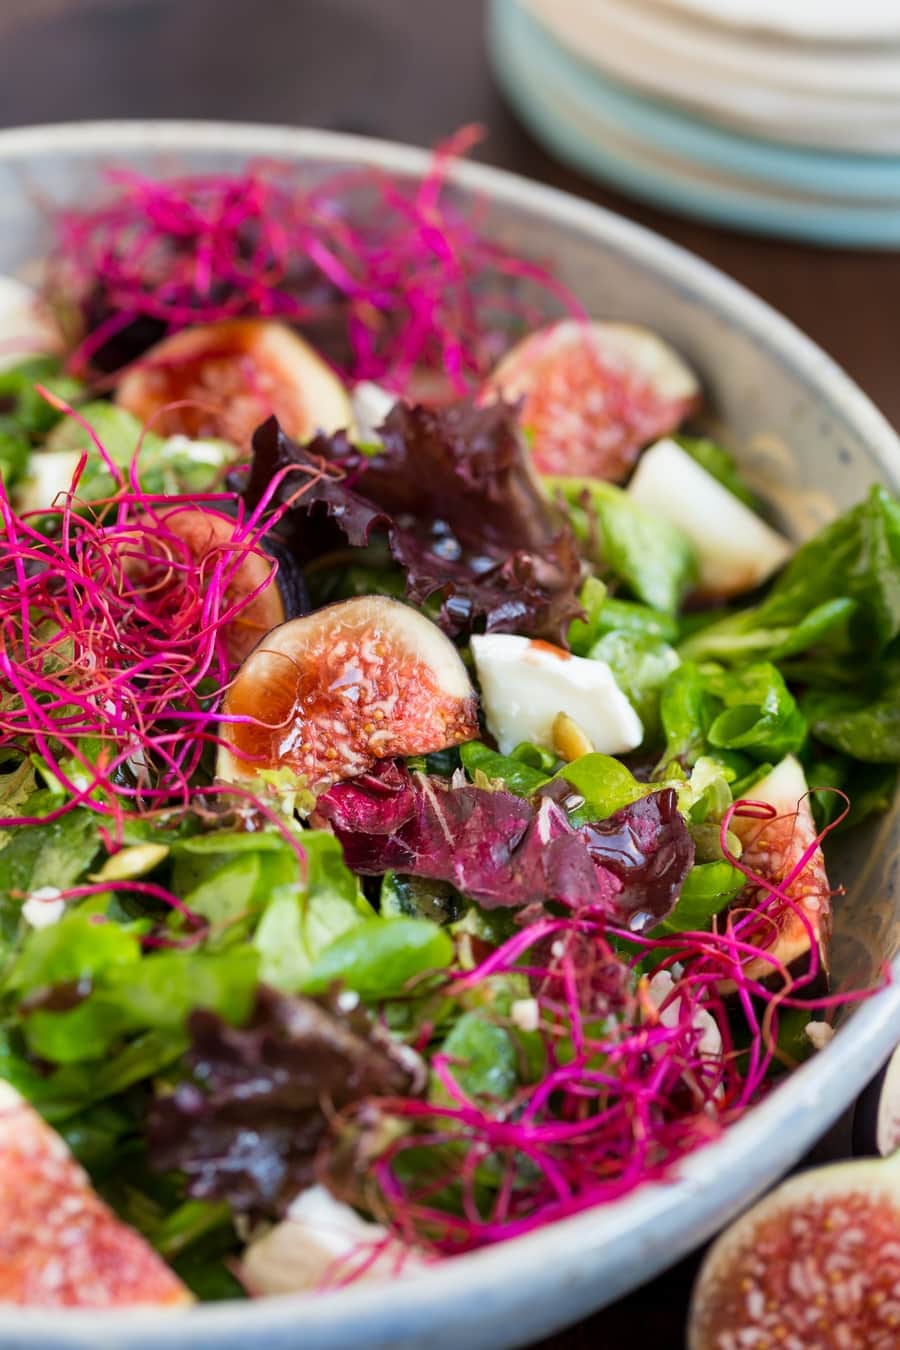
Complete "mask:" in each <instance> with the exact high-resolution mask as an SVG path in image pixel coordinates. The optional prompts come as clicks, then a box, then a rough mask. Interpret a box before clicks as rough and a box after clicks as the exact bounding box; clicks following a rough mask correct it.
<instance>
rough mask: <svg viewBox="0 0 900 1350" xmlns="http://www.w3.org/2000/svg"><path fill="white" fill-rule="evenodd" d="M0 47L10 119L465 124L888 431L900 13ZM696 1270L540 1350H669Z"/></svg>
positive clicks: (737, 3) (362, 127)
mask: <svg viewBox="0 0 900 1350" xmlns="http://www.w3.org/2000/svg"><path fill="white" fill-rule="evenodd" d="M526 6H527V7H526ZM760 16H761V18H760ZM757 20H759V22H757ZM804 21H805V22H804ZM854 24H855V25H856V27H855V28H854V26H853V25H854ZM810 25H812V26H810ZM816 25H818V27H817V26H816ZM0 51H2V71H3V75H2V80H0V125H3V126H15V125H24V124H29V123H43V122H54V121H71V120H76V119H83V118H139V117H172V118H207V119H231V120H242V121H261V122H279V123H285V124H288V125H293V126H300V125H307V126H314V127H323V128H329V129H332V130H337V131H349V132H355V133H360V134H363V135H371V136H379V137H387V138H393V139H397V140H403V141H411V142H414V143H417V144H420V145H430V144H433V143H434V142H436V141H438V140H440V139H441V138H443V137H445V136H447V135H448V134H449V133H451V132H452V131H454V130H455V129H457V128H458V127H459V126H461V125H463V124H465V123H469V122H476V123H479V124H481V125H482V126H483V128H484V137H483V140H482V141H481V143H480V144H479V146H478V147H477V149H476V151H475V157H476V158H479V159H482V160H484V161H485V162H487V163H490V164H494V165H499V166H501V167H503V168H506V169H510V170H513V171H515V172H517V173H521V174H525V175H528V176H530V177H532V178H536V179H539V180H541V181H543V182H546V183H550V184H552V185H554V186H556V187H560V188H564V189H566V190H568V191H571V192H575V193H578V194H580V195H582V196H585V197H588V198H590V199H592V200H593V201H596V202H599V203H601V204H602V205H603V206H606V207H609V208H611V209H613V210H615V211H618V212H621V213H622V214H624V215H626V216H628V217H630V218H632V219H634V220H637V221H639V222H640V223H642V224H644V225H647V226H649V227H650V228H652V229H654V230H657V231H659V232H660V233H661V234H663V235H666V236H667V237H669V238H670V239H673V240H675V241H676V242H678V243H680V244H682V245H684V246H686V247H687V248H689V249H691V250H693V251H695V252H696V253H698V254H700V255H701V256H702V257H704V258H706V259H708V260H709V261H710V262H713V263H715V264H716V265H717V266H719V267H721V268H723V269H724V270H725V271H726V272H728V273H730V274H731V275H732V276H734V277H735V278H737V279H738V280H739V281H741V282H743V283H744V284H745V285H747V286H749V287H750V288H751V289H752V290H753V291H755V292H757V293H758V294H759V295H761V296H763V297H764V298H765V299H767V300H768V301H770V302H771V303H772V304H774V305H775V306H776V307H777V308H778V309H780V310H782V311H783V312H784V313H786V314H787V315H788V316H789V317H790V318H792V319H793V320H794V321H795V322H796V323H797V324H798V325H799V326H800V327H801V328H803V329H804V330H805V331H807V332H808V333H809V334H810V335H811V336H812V337H813V338H814V339H815V340H816V341H818V342H819V343H820V344H821V345H822V346H823V347H825V349H826V350H827V351H829V352H830V353H831V354H832V355H833V356H834V357H835V358H836V359H837V360H838V361H839V362H840V363H841V364H842V365H844V366H845V367H846V368H847V369H848V371H849V372H850V373H851V374H852V375H853V376H854V378H855V379H856V380H857V381H858V382H859V383H860V384H861V385H862V387H863V388H864V389H865V390H866V391H867V392H868V393H869V394H870V395H871V396H872V397H873V398H874V400H875V401H876V403H878V404H879V405H880V406H881V408H882V410H883V411H884V412H885V413H886V414H887V415H888V416H889V417H890V418H891V419H892V420H893V422H894V423H895V425H898V426H900V380H898V379H897V374H896V361H897V352H896V348H897V325H898V321H897V314H898V312H900V4H898V3H897V0H855V3H854V4H853V5H845V4H843V3H842V4H841V5H837V4H836V3H835V2H834V0H815V3H811V0H778V3H776V0H493V2H491V0H0ZM892 61H893V63H894V64H893V65H892ZM717 63H718V64H717ZM894 66H896V70H895V69H894ZM895 113H896V116H895ZM850 245H852V247H851V246H850ZM847 1133H848V1121H847V1118H845V1119H844V1120H843V1121H842V1122H840V1123H839V1125H838V1126H837V1127H836V1129H835V1131H833V1132H832V1134H831V1135H830V1136H829V1138H828V1139H827V1140H826V1141H824V1142H823V1143H822V1144H821V1145H820V1146H819V1150H818V1152H817V1155H816V1156H817V1157H818V1158H827V1157H829V1156H834V1155H835V1154H839V1153H841V1152H843V1151H846V1149H847V1148H848V1138H847ZM695 1267H696V1260H695V1259H694V1260H690V1261H687V1262H684V1263H682V1264H681V1265H680V1266H677V1267H675V1268H674V1269H673V1270H671V1271H669V1272H668V1273H667V1274H665V1275H664V1276H662V1277H661V1278H660V1279H658V1280H656V1281H655V1282H654V1283H653V1284H652V1285H650V1286H649V1287H647V1288H645V1289H644V1290H641V1291H639V1292H638V1293H636V1294H634V1295H632V1296H631V1297H629V1298H627V1299H625V1300H622V1302H621V1303H619V1304H617V1305H616V1306H615V1307H614V1308H612V1309H609V1310H606V1311H605V1312H603V1313H601V1314H599V1315H598V1316H597V1317H595V1318H593V1319H591V1320H590V1321H589V1322H587V1323H584V1324H583V1325H582V1326H580V1327H577V1328H573V1329H572V1330H571V1331H569V1332H566V1333H564V1334H562V1335H560V1336H559V1337H557V1338H555V1339H554V1340H553V1341H552V1342H548V1343H547V1345H546V1347H545V1350H550V1347H551V1346H552V1347H553V1350H579V1348H580V1347H585V1350H586V1347H588V1346H591V1347H593V1346H597V1345H601V1344H602V1345H603V1346H604V1347H605V1350H625V1347H628V1350H633V1347H635V1346H644V1345H652V1346H654V1350H681V1347H682V1345H683V1332H682V1329H683V1326H684V1316H685V1310H686V1306H687V1299H688V1295H689V1291H690V1285H691V1281H692V1278H693V1272H694V1269H695Z"/></svg>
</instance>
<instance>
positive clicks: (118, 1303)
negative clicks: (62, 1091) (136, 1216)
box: [0, 1081, 191, 1308]
mask: <svg viewBox="0 0 900 1350" xmlns="http://www.w3.org/2000/svg"><path fill="white" fill-rule="evenodd" d="M190 1300H191V1296H190V1294H189V1293H188V1291H187V1289H186V1288H185V1287H184V1285H183V1284H182V1283H181V1281H180V1280H179V1279H178V1278H177V1276H176V1275H174V1274H173V1272H172V1271H171V1270H169V1268H168V1266H166V1265H165V1264H164V1262H163V1261H162V1260H161V1259H160V1258H159V1257H158V1256H157V1255H156V1253H155V1252H154V1251H153V1249H152V1248H151V1247H150V1246H148V1244H147V1243H146V1242H145V1241H144V1239H143V1238H142V1237H140V1236H139V1235H138V1234H137V1233H135V1232H133V1231H132V1229H130V1228H127V1227H126V1226H125V1224H123V1223H121V1222H120V1221H119V1220H118V1219H117V1218H116V1216H115V1215H114V1214H113V1213H112V1211H111V1210H109V1209H107V1207H106V1205H105V1204H104V1203H103V1201H102V1200H101V1199H100V1197H99V1196H98V1195H97V1194H96V1193H95V1192H94V1191H93V1190H92V1188H91V1185H90V1182H89V1181H88V1179H87V1177H86V1176H85V1174H84V1172H83V1171H82V1170H81V1168H80V1167H79V1166H78V1164H77V1163H76V1162H75V1161H74V1159H73V1158H72V1157H71V1156H70V1154H69V1151H68V1149H67V1148H66V1146H65V1144H64V1143H63V1141H62V1139H60V1137H59V1135H57V1134H55V1133H54V1132H53V1130H51V1129H50V1127H49V1126H48V1125H45V1124H44V1122H43V1120H41V1118H40V1116H39V1115H38V1114H37V1112H36V1111H34V1110H33V1109H32V1107H30V1106H29V1105H28V1103H27V1102H25V1101H24V1100H23V1098H22V1097H20V1096H19V1094H18V1093H17V1092H16V1091H15V1089H14V1088H12V1087H11V1086H10V1085H9V1084H8V1083H5V1082H2V1081H0V1304H3V1303H14V1304H19V1305H21V1306H23V1307H40V1308H74V1307H81V1308H110V1307H125V1306H128V1305H133V1304H165V1305H174V1304H185V1303H189V1302H190Z"/></svg>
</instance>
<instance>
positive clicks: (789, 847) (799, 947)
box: [721, 755, 831, 996]
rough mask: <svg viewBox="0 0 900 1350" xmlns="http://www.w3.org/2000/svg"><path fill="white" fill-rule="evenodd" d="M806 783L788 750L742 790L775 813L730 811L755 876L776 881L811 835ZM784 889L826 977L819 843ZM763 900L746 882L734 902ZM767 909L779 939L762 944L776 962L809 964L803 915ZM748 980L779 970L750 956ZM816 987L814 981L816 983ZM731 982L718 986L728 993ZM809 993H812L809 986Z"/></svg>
mask: <svg viewBox="0 0 900 1350" xmlns="http://www.w3.org/2000/svg"><path fill="white" fill-rule="evenodd" d="M807 792H808V788H807V785H806V779H805V777H804V774H803V770H802V768H801V767H800V763H799V761H798V760H796V759H795V758H794V757H793V755H788V756H787V757H786V758H785V759H783V760H782V761H781V763H780V764H777V765H776V766H775V768H774V769H773V770H772V771H771V773H769V774H767V775H766V776H765V778H762V779H760V781H759V782H758V783H755V784H753V785H752V786H751V787H749V788H748V789H747V790H746V792H745V793H744V799H745V800H747V801H761V802H766V803H767V804H768V805H770V806H773V807H774V808H775V810H776V811H777V813H778V814H777V816H775V817H774V818H773V819H769V820H755V819H751V818H749V817H742V816H734V817H733V819H732V821H731V829H732V830H733V832H734V833H735V834H736V835H737V836H738V838H739V839H740V841H741V844H742V846H743V853H742V854H741V862H742V863H743V864H744V865H745V866H747V867H749V868H751V869H752V870H753V871H754V872H756V873H757V874H758V875H759V876H761V877H765V878H766V879H767V880H769V881H772V882H774V883H776V884H780V883H781V882H782V881H783V879H784V878H785V877H786V876H787V875H788V874H789V873H790V871H791V869H792V868H793V866H794V864H795V863H796V862H797V861H798V860H799V858H800V856H801V854H802V853H803V852H804V851H805V849H806V848H807V847H808V846H809V845H810V844H811V843H812V841H813V840H814V839H815V837H816V827H815V822H814V820H813V815H812V810H811V809H810V805H809V798H808V796H807V795H806V794H807ZM783 889H784V890H785V894H786V895H787V896H789V898H790V899H791V900H792V901H794V903H795V904H796V905H797V906H798V907H799V908H800V909H801V910H802V911H803V913H804V914H805V916H806V918H807V920H808V921H809V923H810V924H811V926H812V930H813V934H814V936H815V941H816V943H817V946H818V951H819V958H820V963H821V975H822V982H823V983H827V977H828V946H829V942H830V939H831V888H830V887H829V884H828V876H827V874H826V871H825V859H824V857H823V855H822V850H821V848H817V849H816V851H815V853H814V854H813V855H812V857H811V858H810V859H809V861H808V862H807V864H806V866H805V867H804V868H803V870H802V872H800V874H799V875H798V876H796V877H795V878H794V880H793V881H792V882H791V883H790V885H789V886H788V887H786V888H783ZM765 899H766V892H765V891H763V890H762V889H761V888H754V887H753V886H752V885H751V884H749V883H748V885H747V886H746V887H745V888H744V890H743V891H741V893H740V895H739V896H738V897H737V899H736V900H735V902H734V904H735V906H736V907H738V908H744V907H746V906H747V905H750V906H756V905H759V904H761V903H763V902H764V901H765ZM767 912H768V914H769V915H770V916H771V917H773V918H774V919H775V920H776V922H777V924H778V929H779V933H778V938H777V940H776V941H775V942H774V943H773V944H772V945H771V946H769V947H768V948H767V950H768V951H770V952H771V954H772V956H773V957H774V958H775V959H776V960H778V962H779V963H780V964H781V965H784V966H787V967H788V968H791V967H793V968H794V969H796V970H797V971H798V973H804V972H805V971H806V970H807V968H808V956H809V951H810V934H809V930H808V928H807V925H806V924H805V923H804V922H803V919H802V918H801V917H800V915H798V914H797V913H796V912H795V911H794V910H793V909H792V908H790V907H783V906H782V907H780V906H778V904H777V902H775V901H772V902H771V903H770V904H769V907H768V910H767ZM746 973H747V975H748V977H749V978H750V979H754V980H767V979H770V978H772V979H775V980H777V981H780V979H781V976H780V972H779V971H778V970H777V969H773V967H772V964H771V962H769V961H768V960H765V959H763V958H762V957H758V958H754V959H753V960H751V961H749V962H748V963H747V966H746ZM816 983H817V986H818V984H819V981H817V982H816ZM732 987H733V986H731V985H730V983H729V984H728V985H722V986H721V991H722V992H723V993H728V992H730V991H731V988H732ZM807 992H808V993H809V995H810V996H812V995H813V993H814V992H816V991H815V990H814V989H813V988H812V987H810V988H809V989H808V990H807Z"/></svg>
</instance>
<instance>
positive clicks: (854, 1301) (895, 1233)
mask: <svg viewBox="0 0 900 1350" xmlns="http://www.w3.org/2000/svg"><path fill="white" fill-rule="evenodd" d="M898 1289H900V1159H898V1158H897V1156H896V1155H895V1156H894V1157H893V1158H891V1159H888V1160H879V1161H868V1160H860V1161H856V1162H850V1163H836V1164H833V1165H831V1166H828V1167H821V1168H817V1169H815V1170H814V1171H810V1172H805V1173H801V1174H800V1175H799V1176H795V1177H792V1178H791V1179H790V1180H788V1181H786V1182H784V1183H783V1184H782V1185H781V1186H779V1187H778V1188H777V1190H775V1191H773V1192H772V1194H771V1195H769V1196H767V1197H766V1199H764V1200H762V1201H761V1202H760V1203H759V1204H757V1205H756V1206H754V1208H753V1209H751V1210H749V1211H748V1212H747V1213H746V1214H744V1215H742V1217H741V1218H739V1219H738V1220H737V1222H736V1223H734V1224H732V1226H731V1227H730V1228H729V1229H727V1230H726V1232H725V1233H724V1234H723V1235H722V1236H721V1237H720V1238H719V1239H718V1241H716V1242H715V1243H714V1244H713V1246H712V1247H711V1249H710V1251H709V1252H708V1253H707V1256H706V1258H705V1260H704V1262H703V1265H702V1266H701V1268H700V1273H699V1275H698V1277H697V1283H696V1285H695V1286H694V1292H693V1297H692V1301H691V1309H690V1314H689V1320H688V1335H687V1342H688V1350H744V1347H745V1346H746V1347H752V1348H753V1350H765V1348H766V1347H769V1350H776V1347H777V1350H896V1347H897V1346H898V1345H900V1297H898Z"/></svg>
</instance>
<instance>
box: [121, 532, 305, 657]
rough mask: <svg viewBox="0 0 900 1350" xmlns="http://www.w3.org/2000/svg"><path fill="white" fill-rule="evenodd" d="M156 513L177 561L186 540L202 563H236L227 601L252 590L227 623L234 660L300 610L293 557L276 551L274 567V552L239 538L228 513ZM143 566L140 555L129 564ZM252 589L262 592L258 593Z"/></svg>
mask: <svg viewBox="0 0 900 1350" xmlns="http://www.w3.org/2000/svg"><path fill="white" fill-rule="evenodd" d="M157 519H158V520H159V522H160V526H161V537H162V539H163V540H164V541H166V536H167V535H168V536H169V539H168V541H166V542H167V544H168V548H167V551H168V552H169V553H170V554H171V556H172V561H173V564H174V565H176V566H177V564H178V560H179V559H178V548H179V544H183V545H184V548H185V550H186V552H187V554H188V555H189V556H190V558H192V559H193V561H194V562H195V563H197V564H198V565H200V567H201V569H202V567H203V565H204V564H205V563H208V565H209V567H210V568H212V567H213V566H214V565H215V562H216V560H217V558H224V559H225V562H226V564H227V565H228V566H229V569H233V570H232V574H231V579H230V581H229V584H228V587H227V589H226V591H225V596H224V601H225V607H229V606H230V605H233V604H235V603H237V602H238V601H239V600H241V599H243V598H244V597H247V596H251V595H252V596H253V598H252V599H251V600H249V601H248V602H247V603H246V604H245V605H244V606H243V608H242V609H240V610H239V611H238V612H237V613H236V614H235V616H234V618H233V619H231V620H230V621H229V623H228V627H227V629H226V633H225V637H226V645H227V650H228V657H229V660H230V661H231V662H232V664H233V665H240V663H241V662H242V661H243V660H244V659H245V658H246V657H247V656H248V655H249V653H250V652H251V651H252V650H253V648H254V647H255V646H256V644H257V643H258V642H259V640H260V638H262V637H264V636H265V634H266V633H268V632H269V631H270V630H271V629H273V628H276V627H277V626H278V625H279V624H282V623H284V622H285V620H286V619H287V618H288V617H289V615H290V614H291V613H292V612H293V613H297V612H298V610H297V609H296V608H295V606H296V605H297V604H301V605H302V601H301V600H300V590H299V588H300V587H302V581H301V580H298V579H296V578H294V577H293V575H292V569H293V565H292V564H291V562H290V560H289V559H288V558H282V556H281V554H280V553H278V554H276V556H277V557H278V571H277V573H276V570H275V568H274V567H273V565H272V563H273V558H272V557H271V556H270V555H268V554H267V553H266V552H264V551H263V549H262V548H261V547H257V548H250V547H248V546H247V545H246V544H241V543H237V544H235V542H234V521H233V520H232V519H231V518H230V517H229V516H226V515H223V514H222V513H221V512H219V511H208V510H204V509H202V508H200V507H193V506H176V507H173V508H172V509H171V510H163V511H160V512H159V514H158V517H157ZM172 536H174V538H172ZM233 553H236V554H237V557H236V558H231V557H229V555H230V554H233ZM183 557H184V555H182V559H183ZM139 566H140V563H139V561H138V562H136V563H133V564H132V565H131V569H130V570H132V572H133V571H134V570H135V568H136V567H139ZM254 592H258V593H257V594H255V595H254V594H253V593H254ZM305 607H306V606H305V605H302V608H305ZM302 608H301V610H300V611H299V612H302Z"/></svg>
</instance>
